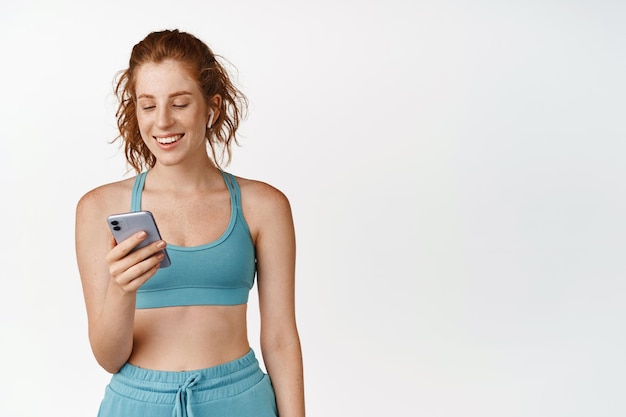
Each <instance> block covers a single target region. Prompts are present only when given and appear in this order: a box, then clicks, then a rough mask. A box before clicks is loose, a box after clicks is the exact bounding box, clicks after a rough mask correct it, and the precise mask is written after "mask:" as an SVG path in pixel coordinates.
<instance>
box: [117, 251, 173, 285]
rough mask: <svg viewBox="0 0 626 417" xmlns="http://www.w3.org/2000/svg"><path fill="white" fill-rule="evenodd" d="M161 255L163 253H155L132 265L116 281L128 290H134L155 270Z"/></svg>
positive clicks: (161, 258) (150, 276) (157, 267)
mask: <svg viewBox="0 0 626 417" xmlns="http://www.w3.org/2000/svg"><path fill="white" fill-rule="evenodd" d="M163 257H164V255H163V253H157V254H156V255H153V256H151V257H150V258H148V259H146V260H144V261H142V262H140V263H138V264H135V265H133V266H132V267H130V268H129V269H128V270H126V271H125V272H124V273H122V274H121V275H120V276H119V277H118V278H117V279H116V281H117V282H118V284H119V285H120V286H122V287H126V289H127V290H128V291H136V290H137V289H138V288H139V287H140V286H142V285H143V284H144V283H145V282H146V281H148V280H149V279H150V278H152V276H153V275H154V274H155V273H156V272H157V270H158V269H159V265H160V263H161V261H162V260H163Z"/></svg>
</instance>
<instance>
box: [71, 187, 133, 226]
mask: <svg viewBox="0 0 626 417" xmlns="http://www.w3.org/2000/svg"><path fill="white" fill-rule="evenodd" d="M133 181H134V178H129V179H125V180H121V181H117V182H113V183H109V184H104V185H101V186H99V187H96V188H94V189H92V190H89V191H88V192H86V193H85V194H84V195H83V196H82V197H81V198H80V199H79V200H78V203H77V205H76V217H77V221H79V220H81V218H84V219H85V220H88V219H93V218H94V217H101V216H104V215H109V214H113V213H117V212H122V211H129V210H130V199H131V193H132V187H133Z"/></svg>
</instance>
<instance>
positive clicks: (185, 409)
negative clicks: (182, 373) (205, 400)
mask: <svg viewBox="0 0 626 417" xmlns="http://www.w3.org/2000/svg"><path fill="white" fill-rule="evenodd" d="M199 380H200V375H199V374H194V375H192V376H190V377H189V378H187V380H186V381H185V382H184V383H183V384H182V385H181V386H180V388H178V392H177V393H176V405H175V406H174V411H173V413H172V416H173V417H193V413H192V412H191V406H190V404H189V403H190V401H189V400H190V399H191V393H192V390H191V387H193V386H194V385H196V383H197V382H198V381H199Z"/></svg>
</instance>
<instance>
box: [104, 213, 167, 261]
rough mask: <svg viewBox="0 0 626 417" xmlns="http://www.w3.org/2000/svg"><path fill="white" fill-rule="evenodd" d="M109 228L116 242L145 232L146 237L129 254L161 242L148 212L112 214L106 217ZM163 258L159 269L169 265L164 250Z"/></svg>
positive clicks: (164, 250)
mask: <svg viewBox="0 0 626 417" xmlns="http://www.w3.org/2000/svg"><path fill="white" fill-rule="evenodd" d="M107 220H108V223H109V228H110V229H111V233H112V234H113V237H114V238H115V241H116V242H118V243H119V242H121V241H123V240H126V239H128V238H129V237H131V236H132V235H134V234H135V233H138V232H140V231H142V230H143V231H145V232H146V233H147V234H148V236H147V237H146V238H145V239H144V240H143V241H142V242H141V243H140V244H139V245H137V246H136V247H135V248H134V249H133V250H132V251H131V252H133V251H135V250H137V249H139V248H143V247H144V246H146V245H149V244H150V243H153V242H156V241H157V240H161V234H160V233H159V229H158V228H157V225H156V222H155V221H154V216H152V213H150V212H149V211H134V212H130V213H120V214H112V215H110V216H109V217H108V219H107ZM163 253H164V254H165V257H164V258H163V260H162V261H161V268H167V267H168V266H170V265H171V261H170V257H169V255H168V253H167V250H166V249H163Z"/></svg>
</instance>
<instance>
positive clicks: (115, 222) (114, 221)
mask: <svg viewBox="0 0 626 417" xmlns="http://www.w3.org/2000/svg"><path fill="white" fill-rule="evenodd" d="M111 224H112V225H113V226H117V225H118V224H120V222H118V221H117V220H113V221H112V222H111Z"/></svg>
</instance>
